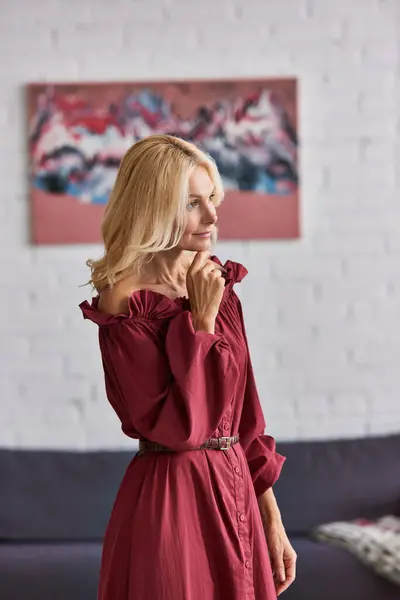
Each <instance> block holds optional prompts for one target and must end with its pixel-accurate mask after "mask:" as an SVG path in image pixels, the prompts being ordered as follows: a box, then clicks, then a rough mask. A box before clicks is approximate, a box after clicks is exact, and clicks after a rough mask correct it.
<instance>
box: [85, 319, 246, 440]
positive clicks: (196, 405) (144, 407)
mask: <svg viewBox="0 0 400 600" xmlns="http://www.w3.org/2000/svg"><path fill="white" fill-rule="evenodd" d="M87 310H88V311H89V310H90V308H89V309H87ZM89 318H90V316H89ZM111 323H112V324H111V325H110V326H107V323H104V321H103V323H102V325H103V326H100V329H99V342H100V350H101V355H102V361H103V368H104V374H105V382H106V391H107V396H108V398H109V400H110V402H111V404H112V405H113V406H114V408H115V410H116V412H117V413H118V414H119V416H120V418H121V420H122V421H124V419H125V420H126V419H128V421H129V422H130V423H131V424H132V426H133V428H134V430H135V431H136V432H137V433H138V434H139V436H140V437H142V438H145V439H148V440H151V441H154V442H158V443H160V444H163V445H165V446H167V447H169V448H171V449H172V450H190V449H193V448H197V447H199V446H200V445H201V444H202V443H203V442H204V441H206V440H207V439H208V438H209V437H210V436H211V435H212V433H213V432H214V431H215V429H216V428H217V426H218V424H219V423H220V421H221V419H222V417H223V415H224V413H225V412H226V411H227V409H229V407H230V404H231V402H232V400H233V399H234V396H235V391H236V386H237V380H238V368H237V365H236V361H235V359H234V357H233V355H232V352H231V349H230V346H229V344H228V343H227V342H226V341H225V339H224V338H223V337H222V336H220V335H217V334H212V333H207V332H202V331H195V330H194V328H193V324H192V317H191V313H190V312H189V311H188V310H185V311H183V312H181V311H179V312H178V314H177V315H175V316H173V318H172V319H170V320H168V322H167V321H166V322H165V327H161V328H160V327H159V326H156V325H155V323H154V320H152V319H151V318H148V315H147V317H146V318H145V317H143V314H142V315H141V316H139V317H138V318H135V317H133V316H132V315H130V318H120V319H119V320H117V321H115V318H114V321H111ZM123 429H124V423H123ZM128 429H129V424H128Z"/></svg>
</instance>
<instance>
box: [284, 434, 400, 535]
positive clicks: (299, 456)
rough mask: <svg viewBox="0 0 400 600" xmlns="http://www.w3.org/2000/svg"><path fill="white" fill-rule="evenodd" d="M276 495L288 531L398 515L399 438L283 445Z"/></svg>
mask: <svg viewBox="0 0 400 600" xmlns="http://www.w3.org/2000/svg"><path fill="white" fill-rule="evenodd" d="M277 451H278V452H279V453H280V454H283V455H284V456H286V457H287V460H286V462H285V464H284V465H283V469H282V472H281V476H280V478H279V480H278V481H277V482H276V483H275V485H274V493H275V496H276V498H277V501H278V505H279V507H280V510H281V514H282V517H283V520H284V525H285V527H286V530H287V532H288V533H291V534H295V535H296V534H306V533H308V532H309V531H310V529H311V528H312V527H314V526H316V525H318V524H321V523H327V522H330V521H338V520H351V519H355V518H358V517H365V518H370V519H374V518H377V517H379V516H382V515H385V514H397V515H400V435H390V436H382V437H366V438H360V439H341V440H330V441H298V442H281V443H278V444H277Z"/></svg>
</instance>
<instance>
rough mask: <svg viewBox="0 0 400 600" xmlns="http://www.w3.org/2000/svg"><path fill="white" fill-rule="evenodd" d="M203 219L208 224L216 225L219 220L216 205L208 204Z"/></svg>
mask: <svg viewBox="0 0 400 600" xmlns="http://www.w3.org/2000/svg"><path fill="white" fill-rule="evenodd" d="M203 220H204V223H205V224H206V225H214V224H215V223H216V222H217V221H218V216H217V213H216V210H215V206H212V207H210V206H208V207H207V208H206V210H205V213H204V215H203Z"/></svg>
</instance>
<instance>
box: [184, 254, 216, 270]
mask: <svg viewBox="0 0 400 600" xmlns="http://www.w3.org/2000/svg"><path fill="white" fill-rule="evenodd" d="M210 256H211V252H210V251H209V250H201V251H200V252H197V253H196V256H195V257H194V259H193V260H192V264H191V265H190V267H189V272H190V273H193V272H195V271H198V270H199V269H202V268H203V267H204V265H205V264H206V263H207V260H208V259H209V257H210Z"/></svg>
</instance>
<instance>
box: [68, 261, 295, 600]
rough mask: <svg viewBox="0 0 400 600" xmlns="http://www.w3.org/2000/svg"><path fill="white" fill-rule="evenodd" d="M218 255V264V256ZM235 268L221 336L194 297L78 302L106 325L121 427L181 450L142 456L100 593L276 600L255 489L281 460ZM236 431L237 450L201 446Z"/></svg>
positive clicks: (108, 597) (122, 498)
mask: <svg viewBox="0 0 400 600" xmlns="http://www.w3.org/2000/svg"><path fill="white" fill-rule="evenodd" d="M212 260H214V261H215V262H217V263H218V264H221V262H220V261H219V259H218V258H217V257H215V256H213V257H212ZM224 266H225V269H226V271H227V274H226V275H225V279H226V283H225V290H224V296H223V300H222V302H221V306H220V310H219V314H218V316H217V320H216V326H215V334H212V333H207V332H201V331H198V332H195V330H194V329H193V325H192V321H191V313H190V305H189V301H188V299H186V298H178V299H176V300H171V299H170V298H168V297H167V296H164V295H163V294H160V293H158V292H153V291H149V290H138V291H135V292H133V293H132V295H131V297H130V298H129V314H118V315H115V316H112V315H107V314H105V313H102V312H100V311H99V310H98V309H97V304H98V297H95V298H93V300H92V303H91V304H89V303H88V302H82V304H80V307H81V309H82V312H83V314H84V317H85V318H88V319H90V320H92V321H94V322H95V323H97V324H98V325H99V342H100V349H101V354H102V361H103V367H104V376H105V386H106V392H107V396H108V399H109V401H110V403H111V405H112V406H113V408H114V410H115V411H116V413H117V415H118V417H119V418H120V420H121V426H122V430H123V432H124V433H125V434H126V435H128V436H130V437H132V438H139V439H141V438H142V439H147V440H152V441H155V442H159V443H161V444H164V445H165V446H168V447H169V448H171V449H173V450H176V451H177V452H171V453H167V452H145V453H144V454H142V453H141V454H139V455H136V456H135V457H134V458H133V459H132V461H131V463H130V465H129V466H128V468H127V471H126V473H125V475H124V477H123V480H122V482H121V485H120V488H119V491H118V494H117V497H116V499H115V503H114V507H113V510H112V513H111V515H110V520H109V523H108V527H107V530H106V534H105V539H104V544H103V553H102V563H101V573H100V583H99V592H98V600H272V599H276V592H275V586H274V582H273V578H272V572H271V564H270V560H269V555H268V548H267V543H266V540H265V534H264V529H263V525H262V521H261V516H260V511H259V507H258V503H257V496H260V495H261V494H262V493H263V492H264V491H265V490H267V489H268V488H269V487H270V486H272V485H273V484H274V482H275V481H276V480H277V479H278V477H279V474H280V471H281V468H282V465H283V463H284V461H285V457H284V456H282V455H280V454H278V453H277V452H276V450H275V440H274V439H273V438H272V437H271V436H269V435H264V429H265V426H266V425H265V421H264V416H263V412H262V408H261V405H260V402H259V398H258V395H257V390H256V385H255V381H254V376H253V370H252V366H251V361H250V357H249V352H248V345H247V340H246V334H245V330H244V321H243V314H242V308H241V304H240V300H239V298H238V296H237V295H236V293H235V292H234V290H233V285H234V283H235V282H239V281H241V280H242V279H243V277H244V276H245V275H246V274H247V269H246V268H245V267H244V266H243V265H241V264H239V263H236V262H233V261H230V260H228V261H227V262H226V263H225V265H224ZM236 434H239V435H240V442H239V443H237V444H235V445H234V446H232V447H231V448H230V449H229V450H213V449H210V450H194V449H195V448H198V447H199V446H200V445H201V444H202V443H203V442H204V441H205V440H207V439H208V438H209V437H219V436H230V435H236Z"/></svg>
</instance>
